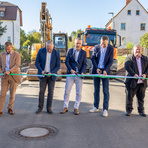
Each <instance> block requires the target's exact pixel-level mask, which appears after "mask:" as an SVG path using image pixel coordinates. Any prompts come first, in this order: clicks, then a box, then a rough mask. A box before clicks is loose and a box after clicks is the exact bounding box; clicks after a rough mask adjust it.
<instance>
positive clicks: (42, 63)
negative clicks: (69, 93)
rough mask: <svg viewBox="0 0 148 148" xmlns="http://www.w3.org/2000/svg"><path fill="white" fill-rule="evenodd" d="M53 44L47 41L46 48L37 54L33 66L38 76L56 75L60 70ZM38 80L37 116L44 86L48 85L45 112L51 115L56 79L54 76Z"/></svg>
mask: <svg viewBox="0 0 148 148" xmlns="http://www.w3.org/2000/svg"><path fill="white" fill-rule="evenodd" d="M53 47H54V45H53V42H52V41H47V43H46V48H41V49H40V50H39V52H38V54H37V58H36V61H35V66H36V67H37V69H38V74H51V73H54V74H57V71H58V70H59V69H60V54H59V52H58V51H57V50H56V49H54V48H53ZM39 78H40V92H39V105H38V110H37V111H36V113H37V114H39V113H41V112H42V109H43V106H44V94H45V90H46V86H47V85H48V96H47V106H46V108H47V112H48V113H49V114H52V113H53V111H52V109H51V107H52V100H53V93H54V85H55V81H56V79H57V77H55V76H45V77H42V78H41V77H39Z"/></svg>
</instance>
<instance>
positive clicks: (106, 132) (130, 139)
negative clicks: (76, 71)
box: [0, 79, 148, 148]
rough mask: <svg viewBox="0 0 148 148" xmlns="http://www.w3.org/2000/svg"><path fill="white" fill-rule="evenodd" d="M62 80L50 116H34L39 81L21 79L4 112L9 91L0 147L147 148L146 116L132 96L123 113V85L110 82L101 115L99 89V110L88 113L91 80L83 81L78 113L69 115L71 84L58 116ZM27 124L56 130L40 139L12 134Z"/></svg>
mask: <svg viewBox="0 0 148 148" xmlns="http://www.w3.org/2000/svg"><path fill="white" fill-rule="evenodd" d="M64 87H65V80H63V81H60V82H56V86H55V92H54V101H53V111H54V114H53V115H49V114H47V113H46V108H45V107H46V100H45V107H44V111H43V113H42V114H39V115H36V114H35V111H36V110H37V106H38V93H39V82H38V81H35V82H28V81H24V82H23V84H22V88H20V87H19V88H18V89H17V92H16V100H15V105H14V111H15V113H16V115H14V116H11V115H9V114H8V113H7V104H8V97H9V91H8V93H7V99H6V104H5V107H4V111H3V115H2V116H0V148H96V147H98V148H147V147H148V146H147V145H148V140H147V137H148V128H147V127H148V117H146V118H144V117H141V116H139V115H138V112H137V101H136V98H135V99H134V102H133V105H134V110H133V114H132V116H131V117H126V116H125V115H124V114H125V88H124V84H123V83H121V82H119V81H116V80H111V81H110V107H109V117H107V118H105V117H102V106H103V105H102V104H103V103H102V98H103V95H102V91H101V101H100V111H99V112H98V113H89V109H91V108H92V107H93V81H92V79H90V80H84V85H83V94H82V102H81V105H80V109H79V111H80V115H79V116H76V115H74V114H73V105H74V100H75V86H73V89H72V92H71V96H70V105H69V112H68V113H67V114H64V115H61V114H60V111H61V110H62V107H63V95H64V89H65V88H64ZM147 98H148V92H147V93H146V97H145V112H146V113H148V99H147ZM28 125H46V126H53V127H55V128H56V129H57V130H58V133H57V135H56V136H54V137H52V138H45V139H42V140H23V139H19V138H15V136H14V137H13V134H12V133H13V131H14V130H15V129H18V128H23V127H26V126H28Z"/></svg>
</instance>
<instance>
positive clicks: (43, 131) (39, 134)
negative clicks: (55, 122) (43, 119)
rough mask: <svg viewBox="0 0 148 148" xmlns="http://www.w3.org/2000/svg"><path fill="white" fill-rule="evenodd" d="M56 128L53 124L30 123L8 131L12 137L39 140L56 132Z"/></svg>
mask: <svg viewBox="0 0 148 148" xmlns="http://www.w3.org/2000/svg"><path fill="white" fill-rule="evenodd" d="M57 132H58V130H57V129H56V128H55V127H53V126H47V125H31V126H25V127H23V128H17V129H15V130H13V131H12V132H11V133H10V136H11V137H12V138H17V139H18V138H19V139H20V138H21V139H25V140H40V139H45V138H51V137H53V136H55V135H56V134H57Z"/></svg>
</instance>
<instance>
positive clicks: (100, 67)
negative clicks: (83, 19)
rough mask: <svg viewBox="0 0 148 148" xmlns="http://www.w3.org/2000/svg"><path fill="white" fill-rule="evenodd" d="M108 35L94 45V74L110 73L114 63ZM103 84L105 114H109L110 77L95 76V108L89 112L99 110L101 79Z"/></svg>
mask: <svg viewBox="0 0 148 148" xmlns="http://www.w3.org/2000/svg"><path fill="white" fill-rule="evenodd" d="M108 43H109V38H108V36H102V38H101V44H98V45H96V46H95V47H94V52H93V55H92V63H93V69H92V74H103V75H107V74H110V67H111V65H112V63H113V51H114V49H113V47H112V46H110V45H108ZM101 80H102V84H103V94H104V102H103V116H104V117H107V116H108V104H109V79H108V78H99V77H94V108H93V109H91V110H89V112H97V111H99V109H98V108H99V101H100V81H101Z"/></svg>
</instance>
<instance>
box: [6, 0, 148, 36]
mask: <svg viewBox="0 0 148 148" xmlns="http://www.w3.org/2000/svg"><path fill="white" fill-rule="evenodd" d="M125 1H126V0H44V1H43V2H47V8H48V10H49V13H50V14H51V17H52V19H53V32H55V33H56V32H59V31H61V32H65V33H68V35H70V33H71V32H72V31H77V30H78V29H82V30H84V29H85V28H86V27H87V25H91V26H92V27H102V28H104V27H105V24H106V23H107V22H108V21H109V20H110V19H111V17H112V16H111V14H108V13H109V12H114V15H116V14H117V13H118V12H119V11H120V10H121V9H122V8H123V7H124V6H125ZM8 2H10V3H13V4H15V5H18V6H19V8H20V9H21V10H22V14H23V27H22V29H23V30H25V32H26V33H28V31H31V30H34V29H35V30H36V31H39V29H40V9H41V2H42V0H9V1H8ZM139 2H140V3H141V4H142V5H143V6H144V8H145V9H146V10H148V0H139Z"/></svg>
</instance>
